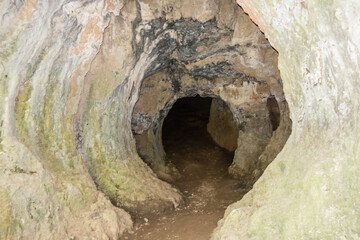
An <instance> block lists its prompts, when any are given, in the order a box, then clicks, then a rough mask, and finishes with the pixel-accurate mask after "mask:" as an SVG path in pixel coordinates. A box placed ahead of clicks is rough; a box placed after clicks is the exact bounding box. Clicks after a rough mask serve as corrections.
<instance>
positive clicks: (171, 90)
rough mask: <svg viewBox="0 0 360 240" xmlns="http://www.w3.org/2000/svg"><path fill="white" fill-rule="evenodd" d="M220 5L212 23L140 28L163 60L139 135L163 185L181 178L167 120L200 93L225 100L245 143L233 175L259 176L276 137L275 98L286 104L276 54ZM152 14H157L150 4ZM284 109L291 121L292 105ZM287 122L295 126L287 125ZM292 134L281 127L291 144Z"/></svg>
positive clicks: (154, 72) (144, 99) (143, 108)
mask: <svg viewBox="0 0 360 240" xmlns="http://www.w3.org/2000/svg"><path fill="white" fill-rule="evenodd" d="M216 3H217V4H219V9H218V10H217V11H215V12H213V13H212V14H213V15H211V16H212V17H210V15H209V16H207V17H208V18H207V21H205V22H204V21H203V20H201V17H199V16H196V15H193V16H192V18H191V19H190V18H187V19H186V18H180V19H172V20H171V21H172V22H171V21H169V20H167V21H165V19H166V18H165V19H164V18H163V17H162V18H154V17H152V18H150V17H149V18H148V19H147V21H144V20H143V21H142V22H141V23H139V25H140V26H141V30H139V31H140V33H141V35H142V36H143V39H145V40H142V41H146V39H148V40H149V41H150V42H151V41H152V42H155V43H156V44H154V49H153V51H154V52H153V54H155V53H156V54H158V55H159V56H158V57H157V58H156V59H154V61H153V62H152V63H151V67H150V69H151V70H150V71H148V72H146V74H145V76H144V80H143V81H142V83H141V87H140V90H139V99H138V100H137V102H136V104H135V107H134V110H133V113H132V130H133V132H134V134H135V138H136V139H137V142H136V145H137V150H138V152H139V154H140V156H141V157H142V158H143V159H144V161H145V162H147V163H148V164H149V165H150V166H151V168H152V169H153V170H154V171H155V172H156V173H157V175H158V176H159V177H160V178H162V179H166V180H171V179H172V176H175V177H176V176H178V173H177V172H176V170H174V168H173V167H172V166H167V163H166V159H165V154H164V150H163V147H162V143H161V131H162V122H163V120H164V118H165V117H166V115H167V113H168V112H169V110H170V109H171V107H172V105H173V104H174V103H175V102H176V100H177V99H179V98H183V97H189V96H195V95H197V94H199V95H200V96H203V97H215V98H220V99H222V100H223V101H225V102H226V103H227V104H228V105H229V107H230V109H231V112H232V113H233V115H234V120H235V122H236V127H233V128H234V130H235V133H234V134H233V137H235V136H239V139H238V141H237V143H238V144H237V145H236V146H235V147H234V146H231V149H232V150H235V148H237V149H238V150H237V151H236V155H235V158H234V162H233V164H232V166H231V168H230V173H231V174H232V175H233V176H235V177H244V176H251V178H253V176H254V175H253V171H254V170H255V169H256V167H257V165H259V157H260V155H261V153H262V152H264V150H265V147H266V146H267V144H268V143H269V141H270V139H271V137H272V129H271V124H270V120H269V112H268V110H267V106H266V104H267V99H268V98H269V97H270V96H275V97H276V98H278V99H283V100H282V101H285V98H284V94H283V91H282V85H281V79H280V76H279V71H278V69H277V53H276V51H274V49H272V48H271V46H270V45H269V43H268V42H267V41H266V39H265V37H264V35H263V34H262V33H261V32H260V30H259V29H258V28H257V27H256V25H255V24H254V23H253V22H251V21H250V20H249V18H248V16H246V14H245V13H244V12H243V11H242V10H241V9H240V8H239V7H238V6H237V5H236V4H234V2H232V1H223V2H216ZM196 4H197V3H196ZM204 4H208V2H207V3H204ZM148 9H149V10H153V11H155V10H154V9H156V8H155V5H151V4H150V5H149V8H148ZM230 10H231V11H230ZM173 11H179V10H175V9H173ZM224 11H227V15H224ZM230 20H231V21H230ZM225 22H227V24H225ZM154 33H156V34H154ZM170 33H171V34H170ZM281 111H284V114H283V117H284V118H286V117H287V118H288V114H287V112H288V109H287V108H286V105H284V107H283V108H281ZM283 124H284V125H286V124H291V122H290V121H289V120H288V119H286V120H285V121H284V122H283ZM235 128H236V129H235ZM289 129H290V128H280V130H279V134H283V135H284V136H285V139H286V138H287V137H288V135H289V132H282V131H283V130H285V131H288V130H289ZM213 135H214V137H215V132H213ZM215 139H217V137H215ZM282 143H284V142H278V145H281V144H282ZM280 149H281V148H280ZM280 149H279V150H280ZM278 152H279V151H278ZM278 152H276V153H275V155H276V154H277V153H278ZM268 156H270V155H268ZM267 160H268V162H271V160H272V159H271V160H270V157H269V158H267ZM265 162H266V161H263V163H265ZM264 165H265V164H264ZM259 172H262V171H259Z"/></svg>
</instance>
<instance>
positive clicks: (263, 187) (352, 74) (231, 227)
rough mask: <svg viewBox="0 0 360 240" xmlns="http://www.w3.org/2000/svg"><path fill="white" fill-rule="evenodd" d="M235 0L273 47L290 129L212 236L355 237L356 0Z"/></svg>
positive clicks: (357, 228)
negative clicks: (277, 151) (282, 84)
mask: <svg viewBox="0 0 360 240" xmlns="http://www.w3.org/2000/svg"><path fill="white" fill-rule="evenodd" d="M238 2H239V4H240V5H241V6H243V8H244V9H245V11H247V12H248V13H249V15H250V16H251V17H252V19H253V20H254V21H256V22H257V23H258V24H259V26H260V27H261V29H263V30H264V31H265V33H266V34H267V36H268V37H269V40H270V42H271V43H272V44H273V46H274V47H275V48H276V49H277V50H278V51H279V68H280V70H281V75H282V79H283V83H284V91H285V94H286V99H287V100H288V103H289V107H290V112H291V119H292V120H293V130H292V134H291V136H290V138H289V140H288V141H287V143H286V145H285V147H284V149H283V150H282V151H281V153H280V154H279V155H278V156H277V158H276V159H275V161H273V162H272V163H271V164H270V165H269V167H268V168H267V169H266V171H265V172H264V174H263V176H262V177H261V178H260V179H259V181H258V182H257V183H256V184H255V186H254V188H253V190H252V191H250V192H249V193H248V194H247V195H245V197H244V198H243V199H242V200H241V201H240V202H237V203H235V204H233V205H232V206H230V207H229V208H228V209H227V211H226V213H225V217H224V219H223V220H222V221H221V222H220V223H219V226H218V228H217V230H216V232H215V234H214V237H213V239H358V238H359V235H360V225H359V224H358V221H359V210H358V208H356V207H355V206H357V205H359V199H360V198H359V191H358V189H359V188H358V183H359V174H358V172H359V170H360V169H359V166H360V164H359V159H360V158H359V156H360V148H359V143H358V142H359V126H360V125H359V123H360V122H359V114H358V112H359V106H360V105H359V89H360V88H359V72H360V71H359V70H360V69H359V64H358V62H359V52H360V50H359V47H358V44H357V43H358V42H359V41H360V35H359V29H358V28H357V27H355V26H356V24H355V23H356V22H358V21H359V19H360V18H359V15H358V14H357V12H358V11H359V10H360V4H359V2H357V1H346V2H345V1H343V2H338V1H292V0H290V1H277V2H275V1H263V0H251V1H247V0H239V1H238ZM280 127H281V126H280Z"/></svg>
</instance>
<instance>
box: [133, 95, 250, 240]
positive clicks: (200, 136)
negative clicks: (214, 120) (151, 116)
mask: <svg viewBox="0 0 360 240" xmlns="http://www.w3.org/2000/svg"><path fill="white" fill-rule="evenodd" d="M211 102H212V98H209V97H207V98H202V97H200V96H196V97H189V98H182V99H179V100H178V101H177V102H176V103H175V104H174V105H173V107H172V109H171V110H170V111H169V113H168V115H167V117H166V118H165V120H164V124H163V130H162V134H163V145H164V148H165V152H166V160H167V161H168V162H171V163H172V164H174V165H175V167H176V168H177V169H178V170H179V172H180V174H181V177H180V178H179V179H177V180H175V181H174V182H172V185H173V186H175V187H177V188H178V189H179V190H180V191H181V192H182V194H183V195H184V199H185V204H184V206H182V207H180V208H179V209H176V210H175V211H169V212H166V213H155V214H154V215H150V216H146V219H145V218H144V219H145V220H144V219H140V220H139V221H138V222H137V226H136V228H138V229H137V231H136V232H135V233H134V235H130V236H129V239H144V240H145V239H149V240H150V239H151V240H152V239H184V240H185V239H197V240H202V239H204V240H205V239H209V237H210V235H211V233H212V231H213V230H214V229H215V227H216V224H217V222H218V221H219V220H220V219H221V217H222V216H223V214H224V209H225V208H226V207H227V206H228V205H229V204H231V203H233V202H235V201H237V200H239V199H241V198H242V196H243V195H244V194H245V193H246V192H247V191H248V190H249V189H250V188H249V187H247V186H246V185H245V184H242V182H241V181H240V180H235V179H233V178H231V177H230V175H229V174H228V171H227V170H228V167H229V166H230V164H231V162H232V160H233V156H234V153H233V152H232V151H228V150H226V149H224V148H221V147H219V146H218V145H216V143H215V142H214V141H213V140H212V138H211V136H210V134H209V133H208V132H207V128H206V126H207V124H208V122H209V116H210V106H211Z"/></svg>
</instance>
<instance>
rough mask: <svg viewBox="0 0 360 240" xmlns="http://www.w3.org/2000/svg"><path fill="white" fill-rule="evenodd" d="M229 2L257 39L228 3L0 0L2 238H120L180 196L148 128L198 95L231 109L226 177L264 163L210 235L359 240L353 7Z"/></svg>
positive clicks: (357, 36)
mask: <svg viewBox="0 0 360 240" xmlns="http://www.w3.org/2000/svg"><path fill="white" fill-rule="evenodd" d="M238 3H239V4H240V5H241V6H242V7H243V9H244V10H245V12H247V13H248V14H249V16H250V18H251V19H252V20H253V21H254V22H256V23H257V24H258V25H259V27H260V29H261V30H262V31H263V32H264V33H265V35H264V34H263V33H261V32H260V30H259V29H258V27H257V26H256V25H255V24H253V23H252V22H251V20H250V19H249V16H248V15H246V14H245V13H244V11H243V10H242V9H241V8H239V7H238V5H237V4H236V3H235V2H234V1H230V0H205V1H193V0H184V1H174V0H169V1H160V0H154V1H144V0H134V1H126V0H124V1H123V0H86V1H83V0H81V1H80V0H67V1H65V0H59V1H48V0H39V1H34V0H26V1H10V0H4V1H2V2H1V3H0V114H1V116H0V172H1V174H0V214H1V218H0V239H54V238H55V239H118V238H119V236H121V234H122V233H123V232H124V231H127V230H129V229H131V227H132V220H131V217H130V214H133V215H136V214H145V213H149V212H152V211H163V210H166V209H174V208H176V207H177V206H179V204H181V203H182V201H183V199H182V195H181V193H180V192H179V191H178V190H177V189H175V188H173V187H172V186H171V185H170V184H168V183H166V182H164V181H162V180H160V179H159V178H158V177H161V178H164V179H165V178H166V177H168V176H172V174H176V173H175V172H176V171H175V170H174V171H173V170H172V169H170V168H168V166H167V165H166V162H165V159H164V153H163V149H162V145H161V126H162V121H163V119H164V117H165V116H166V114H167V112H168V111H169V109H170V108H171V106H172V104H174V102H175V101H176V100H177V99H178V98H181V97H186V96H195V95H196V94H200V95H201V96H210V97H218V98H221V99H222V100H223V101H225V102H226V104H227V105H228V106H229V108H230V110H231V112H232V114H233V116H234V120H235V123H236V126H237V129H238V130H239V131H238V141H237V149H236V153H235V158H234V162H233V164H232V166H231V167H230V169H229V171H230V173H231V174H233V175H234V176H235V177H246V176H250V180H252V181H254V180H256V179H257V178H259V177H260V176H261V174H262V172H263V171H264V170H265V168H266V167H267V166H268V165H269V164H270V165H269V167H267V168H266V170H265V172H264V174H263V175H262V176H261V177H260V179H259V180H258V181H257V182H256V184H255V185H254V188H253V190H251V191H250V192H249V193H248V194H247V195H246V196H245V197H244V198H243V199H242V200H241V201H239V202H237V203H234V204H233V205H231V206H230V207H229V208H228V209H227V211H226V213H225V216H224V219H223V220H222V221H221V222H219V226H218V228H217V229H216V231H215V233H214V235H213V239H358V238H359V235H360V227H359V226H360V225H359V224H358V219H359V211H358V209H357V206H358V205H359V204H360V203H359V201H360V200H359V199H360V196H359V191H358V189H359V182H360V181H359V180H360V179H359V178H360V177H359V176H360V175H359V174H358V173H359V171H360V169H359V166H360V164H359V159H360V148H359V144H358V142H359V139H360V136H359V133H360V129H359V128H360V125H359V114H358V112H359V110H360V109H359V106H360V104H359V89H360V86H359V81H358V79H359V72H360V71H359V63H358V62H359V57H358V56H359V55H360V50H359V47H358V46H357V43H358V42H360V33H359V28H358V26H357V23H358V22H359V21H360V18H359V15H358V14H357V13H358V12H359V10H360V4H359V3H358V2H357V1H355V0H349V1H346V2H345V1H343V2H336V1H330V0H329V1H298V0H287V1H266V0H251V1H247V0H238ZM265 36H266V37H267V38H268V39H269V41H270V43H271V45H270V44H269V42H267V40H266V38H265ZM271 46H273V47H274V48H275V49H276V51H277V52H278V53H279V56H278V54H277V52H276V51H275V50H274V49H273V48H272V47H271ZM278 57H279V62H277V58H278ZM278 66H279V69H280V71H281V78H280V71H279V70H278ZM281 79H282V81H283V86H282V83H281ZM283 89H284V91H283ZM284 92H285V94H284ZM285 96H286V99H285ZM269 98H270V99H273V100H276V103H277V106H278V108H279V113H280V116H279V115H277V110H274V108H273V107H271V106H276V104H275V105H271V106H270V105H269V104H268V102H269V101H273V100H268V99H269ZM155 99H157V100H155ZM286 101H288V103H289V107H288V105H287V102H286ZM289 109H290V113H289ZM289 116H290V117H291V119H292V120H293V123H292V122H291V120H290V118H289ZM277 124H278V126H277ZM275 126H276V127H275ZM291 126H292V133H291V136H290V138H289V140H288V141H287V138H288V136H289V134H290V132H291ZM132 131H134V132H135V135H136V134H138V135H139V136H135V137H134V136H133V132H132ZM142 134H145V135H142ZM140 135H141V136H140ZM135 138H141V140H138V141H140V142H142V144H143V145H142V146H144V147H143V149H145V150H146V153H151V154H153V155H152V157H151V158H149V159H144V160H145V161H148V162H150V163H151V162H154V163H155V164H153V166H151V167H153V169H151V168H150V167H149V166H148V165H147V164H146V163H145V162H144V161H143V159H141V158H140V157H139V155H138V153H137V150H136V140H135ZM286 141H287V142H286ZM285 142H286V145H285V147H284V149H283V150H281V149H282V147H283V145H284V144H285ZM280 150H281V152H280V153H279V155H278V156H277V157H276V155H277V153H278V152H279V151H280ZM149 155H150V154H149ZM275 157H276V160H275V161H274V162H272V161H273V159H274V158H275ZM150 165H152V164H150ZM154 171H155V173H154ZM172 171H173V172H172ZM129 213H130V214H129Z"/></svg>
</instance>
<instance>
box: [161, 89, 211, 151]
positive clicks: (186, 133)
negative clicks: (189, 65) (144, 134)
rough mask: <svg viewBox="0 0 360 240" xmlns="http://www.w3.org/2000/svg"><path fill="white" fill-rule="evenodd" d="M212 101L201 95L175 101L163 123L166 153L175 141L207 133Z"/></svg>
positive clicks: (188, 139)
mask: <svg viewBox="0 0 360 240" xmlns="http://www.w3.org/2000/svg"><path fill="white" fill-rule="evenodd" d="M211 102H212V98H210V97H204V98H202V97H200V96H199V95H197V96H196V97H186V98H181V99H178V100H177V101H176V102H175V104H174V105H173V106H172V108H171V110H170V111H169V113H168V115H167V116H166V118H165V119H164V123H163V129H162V140H163V144H164V149H165V152H166V153H167V152H168V151H169V150H170V149H169V147H170V145H172V143H173V142H177V143H178V142H180V141H181V142H184V141H190V140H191V139H192V138H195V137H196V138H199V137H200V136H204V135H207V132H206V125H207V124H208V123H209V116H210V107H211ZM168 155H169V154H168Z"/></svg>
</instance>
